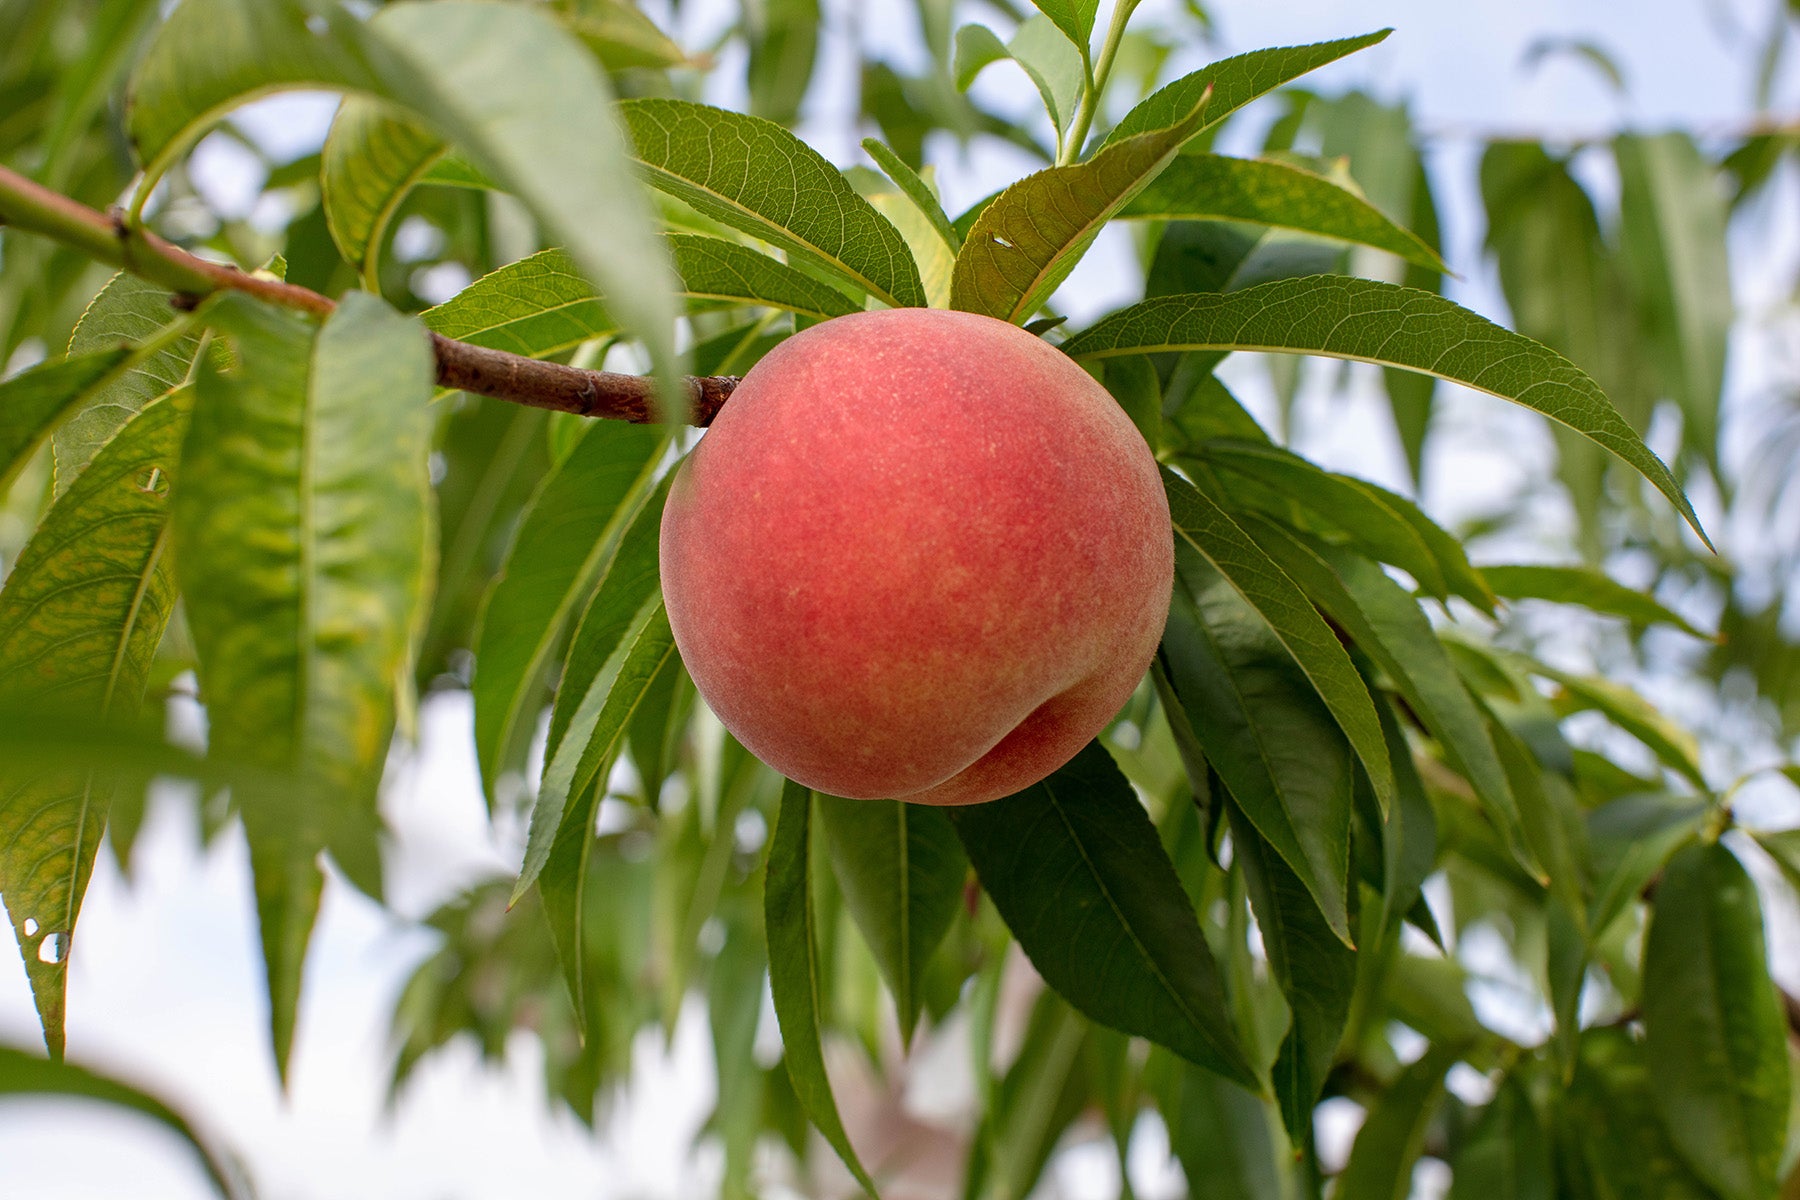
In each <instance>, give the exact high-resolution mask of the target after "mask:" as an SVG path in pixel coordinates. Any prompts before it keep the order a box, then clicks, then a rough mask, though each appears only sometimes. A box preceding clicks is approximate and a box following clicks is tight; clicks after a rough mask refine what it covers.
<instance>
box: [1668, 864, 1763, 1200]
mask: <svg viewBox="0 0 1800 1200" xmlns="http://www.w3.org/2000/svg"><path fill="white" fill-rule="evenodd" d="M1643 1006H1644V1030H1645V1037H1644V1056H1645V1061H1646V1063H1647V1064H1648V1066H1649V1069H1650V1083H1651V1089H1650V1095H1651V1098H1652V1100H1653V1102H1654V1103H1655V1105H1656V1110H1657V1111H1658V1112H1659V1113H1660V1114H1661V1115H1662V1118H1663V1124H1664V1127H1665V1128H1666V1130H1667V1131H1668V1135H1669V1140H1670V1141H1671V1142H1672V1143H1673V1144H1674V1146H1675V1149H1676V1150H1677V1151H1678V1152H1680V1154H1681V1156H1682V1158H1684V1159H1685V1160H1686V1161H1687V1165H1688V1166H1689V1167H1690V1168H1691V1169H1692V1170H1693V1171H1694V1173H1695V1174H1696V1175H1698V1176H1699V1177H1700V1178H1701V1179H1703V1180H1705V1181H1706V1182H1707V1184H1708V1185H1709V1186H1710V1187H1712V1188H1713V1189H1714V1190H1715V1191H1717V1192H1718V1194H1719V1196H1720V1197H1721V1198H1722V1200H1760V1198H1762V1197H1766V1196H1771V1195H1774V1194H1775V1187H1776V1183H1777V1177H1776V1168H1777V1167H1778V1166H1779V1164H1780V1161H1781V1154H1782V1146H1783V1144H1784V1141H1785V1137H1786V1132H1787V1122H1788V1057H1787V1022H1786V1020H1785V1018H1784V1017H1783V1015H1782V1009H1781V1001H1780V999H1779V998H1778V997H1777V995H1776V991H1775V985H1774V983H1773V982H1772V981H1771V980H1770V979H1769V962H1768V955H1767V952H1766V950H1765V948H1764V942H1763V917H1762V906H1761V904H1760V903H1759V902H1758V900H1757V896H1756V885H1755V883H1753V882H1752V881H1751V879H1750V876H1749V873H1748V872H1746V871H1745V870H1744V868H1743V867H1742V866H1741V865H1740V864H1739V863H1738V860H1737V857H1736V856H1735V855H1734V854H1732V853H1731V851H1730V850H1727V849H1726V848H1725V847H1724V846H1722V845H1719V844H1718V843H1716V842H1714V843H1711V844H1707V845H1695V846H1689V847H1687V848H1686V849H1684V850H1682V851H1680V852H1679V853H1677V854H1676V855H1675V857H1674V858H1672V859H1670V860H1669V865H1668V866H1667V867H1666V868H1664V870H1663V875H1662V882H1661V883H1660V884H1658V885H1657V889H1656V900H1655V904H1654V906H1653V912H1652V915H1651V918H1650V932H1649V935H1648V937H1647V938H1646V940H1645V944H1644V995H1643Z"/></svg>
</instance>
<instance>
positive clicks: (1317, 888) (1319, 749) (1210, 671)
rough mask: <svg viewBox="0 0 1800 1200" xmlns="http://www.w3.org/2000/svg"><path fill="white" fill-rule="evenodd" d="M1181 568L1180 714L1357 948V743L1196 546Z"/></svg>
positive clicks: (1175, 630)
mask: <svg viewBox="0 0 1800 1200" xmlns="http://www.w3.org/2000/svg"><path fill="white" fill-rule="evenodd" d="M1176 564H1177V581H1176V582H1177V586H1176V590H1175V595H1174V599H1173V601H1172V602H1171V604H1170V607H1169V623H1168V627H1167V628H1166V629H1165V630H1164V631H1163V645H1162V662H1163V666H1164V669H1165V670H1166V671H1167V673H1168V677H1169V681H1170V683H1171V684H1172V685H1173V687H1174V690H1175V696H1176V698H1177V699H1178V701H1179V704H1180V707H1181V711H1182V712H1183V713H1184V714H1185V715H1186V718H1187V722H1188V724H1189V725H1190V726H1191V727H1192V729H1193V731H1194V735H1195V737H1196V738H1197V739H1198V742H1199V745H1200V747H1201V749H1202V750H1203V751H1204V752H1205V756H1206V762H1207V765H1208V766H1209V767H1210V768H1211V769H1212V770H1215V771H1217V772H1218V775H1219V778H1220V779H1221V780H1223V781H1224V783H1225V786H1226V788H1227V789H1229V790H1230V792H1231V794H1232V796H1233V798H1234V799H1235V800H1236V801H1237V805H1238V808H1239V810H1240V811H1241V812H1242V813H1243V814H1244V815H1245V816H1247V817H1248V818H1249V820H1250V822H1251V824H1253V825H1254V826H1255V827H1256V828H1257V830H1258V831H1259V832H1260V833H1261V834H1262V836H1263V837H1264V838H1265V839H1266V840H1267V841H1268V842H1269V844H1270V845H1271V846H1272V847H1273V848H1274V851H1275V853H1277V854H1279V855H1280V856H1281V858H1282V859H1284V860H1285V861H1286V863H1287V865H1288V869H1289V870H1291V871H1292V872H1293V873H1294V874H1295V875H1296V876H1297V877H1298V879H1299V881H1300V882H1302V883H1303V884H1304V885H1305V888H1306V891H1307V892H1308V893H1310V894H1311V896H1312V902H1313V905H1314V907H1315V908H1316V909H1317V910H1318V912H1319V913H1320V914H1321V919H1322V920H1323V922H1324V923H1325V924H1326V925H1327V926H1328V927H1329V928H1330V929H1331V931H1332V932H1333V934H1334V935H1335V936H1336V938H1337V939H1338V940H1339V941H1340V942H1342V943H1344V944H1346V945H1348V944H1349V942H1350V918H1349V910H1348V907H1347V904H1348V902H1347V899H1346V897H1347V892H1348V887H1349V871H1350V815H1351V788H1352V786H1353V784H1354V779H1355V765H1354V760H1353V759H1352V758H1351V756H1350V748H1349V746H1348V745H1347V744H1346V743H1345V741H1344V739H1343V735H1342V733H1341V732H1340V731H1339V730H1338V728H1337V725H1336V723H1335V722H1334V721H1333V720H1332V717H1331V713H1330V711H1329V710H1328V709H1327V708H1326V707H1325V706H1324V704H1323V703H1322V702H1321V701H1320V700H1319V697H1318V693H1317V692H1316V691H1315V690H1314V689H1313V687H1312V684H1311V683H1310V682H1309V681H1308V680H1307V678H1306V676H1305V675H1304V674H1303V673H1302V672H1301V671H1300V670H1299V668H1298V667H1296V666H1295V664H1294V661H1293V659H1292V658H1291V657H1290V656H1289V654H1288V652H1287V650H1286V648H1285V647H1284V646H1283V645H1282V643H1281V641H1280V639H1278V638H1277V637H1276V635H1275V633H1274V632H1273V631H1272V630H1271V629H1270V628H1269V626H1268V624H1267V623H1266V622H1265V621H1264V620H1263V619H1262V618H1261V617H1260V616H1258V615H1257V613H1256V611H1255V610H1254V609H1252V608H1251V607H1250V606H1249V605H1248V604H1247V603H1246V602H1245V601H1244V599H1243V598H1242V597H1241V596H1239V595H1238V594H1237V592H1235V591H1234V590H1233V589H1232V587H1231V585H1230V584H1229V583H1228V582H1227V581H1226V580H1225V579H1223V578H1222V577H1221V576H1220V575H1219V574H1218V573H1217V572H1216V571H1213V570H1212V569H1210V568H1209V567H1208V566H1207V564H1206V563H1205V562H1204V561H1203V560H1200V558H1199V556H1198V555H1197V554H1195V553H1194V552H1193V551H1192V550H1191V549H1189V548H1188V547H1186V546H1183V547H1181V549H1180V550H1179V551H1178V553H1177V555H1176ZM1372 715H1373V714H1372V713H1371V716H1372Z"/></svg>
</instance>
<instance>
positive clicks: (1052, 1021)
mask: <svg viewBox="0 0 1800 1200" xmlns="http://www.w3.org/2000/svg"><path fill="white" fill-rule="evenodd" d="M1090 1030H1091V1026H1089V1024H1088V1023H1087V1021H1085V1020H1084V1019H1082V1017H1081V1014H1079V1013H1077V1012H1076V1011H1075V1010H1074V1009H1073V1008H1071V1007H1069V1005H1068V1004H1067V1003H1066V1002H1064V1000H1063V999H1062V997H1060V996H1058V995H1057V994H1056V993H1055V992H1050V991H1045V992H1042V993H1040V994H1039V996H1038V998H1037V1002H1036V1003H1035V1004H1033V1005H1032V1007H1031V1018H1030V1020H1029V1022H1028V1023H1027V1024H1026V1027H1025V1036H1024V1039H1023V1041H1022V1043H1021V1045H1020V1046H1019V1053H1018V1057H1017V1058H1015V1059H1014V1060H1013V1064H1012V1066H1011V1067H1009V1068H1008V1069H1007V1072H1006V1075H1005V1077H1004V1078H1002V1079H1001V1080H1000V1084H999V1086H998V1087H997V1088H995V1089H994V1095H993V1099H992V1101H991V1102H990V1104H989V1105H988V1111H987V1113H986V1117H985V1120H984V1121H983V1123H982V1126H981V1128H980V1130H979V1133H978V1141H977V1143H976V1147H975V1148H974V1149H973V1150H972V1151H971V1154H970V1159H971V1161H970V1164H969V1175H968V1179H969V1183H970V1184H971V1185H973V1186H970V1187H969V1189H968V1191H969V1193H970V1194H974V1195H981V1196H989V1197H993V1198H994V1200H1025V1198H1026V1197H1027V1196H1029V1195H1030V1194H1031V1192H1032V1190H1033V1189H1034V1188H1035V1187H1036V1186H1037V1182H1038V1180H1039V1179H1040V1178H1042V1176H1043V1173H1044V1168H1045V1167H1046V1166H1047V1165H1048V1164H1049V1162H1050V1155H1051V1154H1052V1153H1053V1152H1054V1151H1055V1149H1056V1144H1057V1142H1058V1140H1059V1139H1060V1138H1061V1137H1062V1135H1063V1133H1064V1132H1065V1131H1066V1130H1067V1129H1068V1128H1069V1126H1070V1125H1072V1124H1074V1122H1075V1118H1077V1117H1079V1116H1080V1115H1081V1112H1082V1109H1083V1108H1085V1107H1086V1105H1087V1101H1088V1100H1089V1098H1090V1096H1091V1094H1092V1090H1093V1086H1094V1084H1093V1080H1092V1078H1091V1075H1090V1072H1089V1071H1088V1070H1087V1063H1086V1062H1085V1061H1084V1055H1083V1053H1082V1051H1083V1049H1084V1048H1085V1047H1086V1046H1087V1045H1088V1044H1089V1043H1090Z"/></svg>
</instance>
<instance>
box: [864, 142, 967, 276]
mask: <svg viewBox="0 0 1800 1200" xmlns="http://www.w3.org/2000/svg"><path fill="white" fill-rule="evenodd" d="M862 148H863V150H864V151H866V152H867V153H868V155H869V157H870V158H872V159H874V160H875V165H876V166H878V167H880V168H881V173H882V174H883V175H886V176H887V177H888V178H889V179H891V180H893V181H894V186H895V187H897V188H899V189H900V190H901V191H902V192H904V193H906V198H907V199H908V200H911V201H912V202H913V203H914V204H915V205H917V206H918V209H919V211H920V212H922V213H924V214H925V219H926V220H928V221H930V222H931V227H932V229H934V230H936V231H937V235H938V236H939V237H941V238H943V239H944V245H946V246H948V247H950V253H952V254H955V253H956V251H957V250H958V249H960V248H961V247H962V238H960V237H958V236H957V234H956V230H955V229H954V228H952V227H951V225H950V217H949V215H948V214H947V213H945V212H944V206H943V205H942V204H941V203H939V201H938V198H937V193H935V192H933V191H932V190H931V186H930V185H929V184H927V183H926V182H925V181H924V180H923V179H921V178H920V177H919V173H918V172H917V171H915V170H913V169H912V167H910V166H908V165H907V162H906V160H905V159H903V158H901V157H900V156H899V155H898V154H895V153H894V152H893V151H892V150H890V149H888V148H887V146H885V145H883V144H882V143H881V142H880V141H878V140H876V139H875V138H864V139H863V140H862Z"/></svg>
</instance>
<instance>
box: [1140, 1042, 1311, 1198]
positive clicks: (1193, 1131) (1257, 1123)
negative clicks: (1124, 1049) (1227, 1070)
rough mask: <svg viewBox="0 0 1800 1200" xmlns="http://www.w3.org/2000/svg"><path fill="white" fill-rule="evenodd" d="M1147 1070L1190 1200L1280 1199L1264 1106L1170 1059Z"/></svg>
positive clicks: (1231, 1086)
mask: <svg viewBox="0 0 1800 1200" xmlns="http://www.w3.org/2000/svg"><path fill="white" fill-rule="evenodd" d="M1157 1059H1158V1056H1157V1054H1156V1053H1154V1052H1153V1054H1152V1058H1151V1062H1152V1064H1154V1065H1153V1067H1152V1068H1151V1070H1152V1072H1153V1077H1154V1075H1160V1076H1161V1078H1159V1079H1158V1080H1157V1082H1156V1083H1155V1084H1154V1087H1155V1090H1156V1094H1157V1109H1158V1110H1159V1111H1160V1112H1161V1113H1162V1118H1163V1124H1165V1125H1167V1126H1168V1129H1169V1148H1170V1149H1171V1150H1172V1151H1173V1152H1174V1154H1175V1157H1176V1158H1177V1159H1178V1160H1179V1161H1180V1162H1181V1171H1182V1174H1183V1175H1185V1176H1186V1177H1187V1185H1188V1195H1190V1196H1205V1197H1207V1200H1266V1198H1267V1197H1270V1196H1278V1195H1280V1194H1281V1180H1280V1176H1279V1175H1278V1173H1277V1168H1276V1163H1277V1157H1276V1156H1277V1151H1276V1149H1275V1138H1274V1136H1273V1134H1272V1132H1271V1130H1270V1128H1269V1116H1268V1112H1267V1110H1266V1108H1265V1104H1264V1101H1262V1100H1260V1099H1258V1098H1257V1097H1256V1096H1255V1095H1254V1094H1252V1093H1250V1092H1247V1091H1245V1090H1244V1089H1243V1088H1241V1087H1238V1086H1237V1085H1236V1084H1233V1083H1228V1082H1226V1081H1225V1080H1223V1079H1220V1078H1219V1077H1218V1076H1217V1075H1214V1074H1213V1073H1212V1072H1210V1071H1207V1070H1205V1069H1204V1068H1201V1067H1196V1066H1193V1065H1191V1064H1189V1063H1185V1062H1181V1061H1179V1060H1177V1059H1174V1058H1172V1057H1165V1058H1163V1059H1162V1061H1161V1062H1158V1061H1157Z"/></svg>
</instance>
